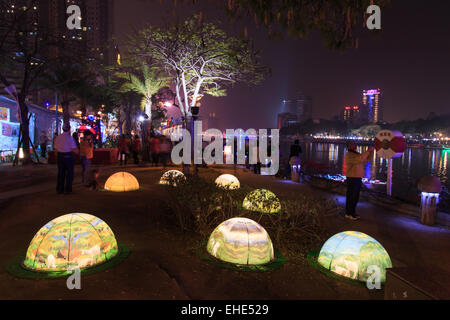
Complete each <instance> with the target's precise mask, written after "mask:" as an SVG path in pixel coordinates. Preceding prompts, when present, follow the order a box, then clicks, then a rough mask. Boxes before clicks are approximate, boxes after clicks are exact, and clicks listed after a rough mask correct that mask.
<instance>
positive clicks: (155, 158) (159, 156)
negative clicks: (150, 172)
mask: <svg viewBox="0 0 450 320" xmlns="http://www.w3.org/2000/svg"><path fill="white" fill-rule="evenodd" d="M148 146H149V151H150V154H149V159H151V163H152V166H158V165H159V164H160V163H162V165H163V166H164V167H166V165H167V163H168V160H169V157H170V152H171V151H172V143H171V141H170V140H169V139H168V138H167V137H166V136H164V135H159V136H156V135H151V136H150V137H149V138H148ZM118 148H119V159H120V165H124V164H125V165H126V164H127V161H128V157H129V156H130V154H132V155H133V159H134V164H139V155H140V154H142V153H143V152H148V151H147V150H143V148H142V141H141V139H140V138H139V136H138V135H135V136H133V138H131V139H130V136H129V135H125V134H124V135H122V136H121V137H120V139H119V143H118Z"/></svg>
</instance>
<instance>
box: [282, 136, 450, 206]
mask: <svg viewBox="0 0 450 320" xmlns="http://www.w3.org/2000/svg"><path fill="white" fill-rule="evenodd" d="M287 148H289V144H288V145H287ZM302 148H303V154H302V156H301V157H302V161H303V162H304V163H306V162H309V161H311V162H314V163H321V164H325V165H327V166H328V170H329V173H330V174H337V173H342V169H343V164H344V163H343V162H344V161H343V159H344V154H345V152H346V148H345V145H343V144H327V143H307V144H303V145H302ZM282 149H283V145H282ZM367 149H368V147H367V146H358V147H357V150H358V152H364V151H366V150H367ZM449 154H450V152H446V151H443V150H441V149H421V148H408V149H406V151H405V153H404V154H403V155H402V156H401V157H399V158H395V159H393V185H392V191H393V195H394V196H399V197H408V198H413V199H416V198H417V195H418V191H417V189H416V186H417V180H418V179H419V178H421V177H423V176H426V175H434V176H437V177H439V178H440V180H441V181H442V183H443V184H444V186H446V188H447V190H448V189H450V179H449V175H450V167H449V166H450V164H449V162H450V161H449ZM387 169H388V161H387V160H386V159H382V158H379V157H377V156H376V155H374V156H373V157H372V158H371V159H370V161H369V162H368V163H367V164H366V166H365V171H364V172H365V175H366V178H369V179H373V180H381V181H386V178H387ZM449 206H450V204H449Z"/></svg>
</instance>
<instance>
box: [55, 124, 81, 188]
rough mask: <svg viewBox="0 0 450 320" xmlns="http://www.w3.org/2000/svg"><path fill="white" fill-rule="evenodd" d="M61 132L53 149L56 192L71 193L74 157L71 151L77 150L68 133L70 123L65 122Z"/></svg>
mask: <svg viewBox="0 0 450 320" xmlns="http://www.w3.org/2000/svg"><path fill="white" fill-rule="evenodd" d="M63 131H64V132H63V133H62V134H60V135H59V136H57V137H56V138H55V150H56V152H57V157H58V181H57V184H56V192H57V193H58V194H61V193H65V194H69V193H72V183H73V169H74V164H75V161H74V158H73V154H72V152H76V153H77V152H78V148H77V144H76V143H75V140H74V139H73V138H72V136H71V135H70V125H69V124H65V125H64V127H63Z"/></svg>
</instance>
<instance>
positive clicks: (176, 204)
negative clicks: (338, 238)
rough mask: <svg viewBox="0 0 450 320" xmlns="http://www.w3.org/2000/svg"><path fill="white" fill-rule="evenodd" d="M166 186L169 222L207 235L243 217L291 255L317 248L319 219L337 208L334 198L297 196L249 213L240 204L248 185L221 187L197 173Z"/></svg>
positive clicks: (322, 236)
mask: <svg viewBox="0 0 450 320" xmlns="http://www.w3.org/2000/svg"><path fill="white" fill-rule="evenodd" d="M167 188H168V193H169V197H170V201H169V206H170V207H171V209H172V216H171V221H172V222H173V223H175V224H176V225H177V226H178V227H179V228H181V229H182V230H185V231H193V232H196V233H199V234H200V235H201V236H203V237H205V238H207V237H209V235H210V234H211V232H212V231H213V230H214V229H215V228H216V227H217V226H218V225H219V224H220V223H222V222H223V221H225V220H228V219H231V218H234V217H246V218H249V219H252V220H254V221H256V222H258V223H259V224H260V225H261V226H263V227H264V228H265V229H266V231H267V232H268V233H269V235H270V237H271V239H272V241H273V243H274V245H275V246H276V248H278V249H279V250H281V251H283V253H284V254H285V255H287V256H290V257H294V256H299V254H300V255H304V254H306V253H307V252H309V251H310V250H312V249H317V248H320V246H321V245H322V244H323V242H324V240H325V239H326V238H325V232H324V229H323V226H322V219H323V218H324V214H326V213H327V212H328V211H330V210H333V209H334V208H336V203H335V202H334V201H330V200H322V199H320V200H319V199H317V198H311V197H308V196H305V195H298V196H296V199H294V200H283V199H281V212H279V213H277V214H265V213H258V212H252V211H248V210H246V209H244V208H243V206H242V202H243V200H244V198H245V196H246V195H247V194H248V193H249V192H250V191H252V189H251V188H249V187H248V186H245V185H241V188H240V189H237V190H224V189H221V188H218V187H217V186H216V185H215V183H214V181H209V180H206V179H203V178H201V177H197V176H193V177H188V178H187V179H186V180H185V181H181V182H180V183H178V184H177V186H176V187H171V186H168V187H167Z"/></svg>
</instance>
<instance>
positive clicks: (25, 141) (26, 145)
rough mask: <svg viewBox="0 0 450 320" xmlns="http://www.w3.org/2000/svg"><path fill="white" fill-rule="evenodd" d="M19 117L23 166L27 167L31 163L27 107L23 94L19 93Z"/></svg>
mask: <svg viewBox="0 0 450 320" xmlns="http://www.w3.org/2000/svg"><path fill="white" fill-rule="evenodd" d="M18 100H19V107H20V110H18V111H19V113H20V116H21V118H22V125H21V128H22V132H21V134H22V143H21V145H22V150H23V160H22V164H23V165H28V164H30V163H31V154H30V124H29V120H28V106H27V104H26V103H25V94H23V93H20V94H19V96H18ZM19 148H20V145H19Z"/></svg>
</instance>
